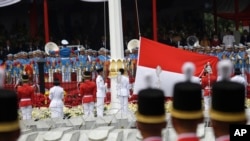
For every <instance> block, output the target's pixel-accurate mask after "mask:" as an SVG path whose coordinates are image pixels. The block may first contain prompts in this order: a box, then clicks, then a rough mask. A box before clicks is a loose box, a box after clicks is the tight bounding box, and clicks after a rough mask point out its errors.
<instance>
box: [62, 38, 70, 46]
mask: <svg viewBox="0 0 250 141" xmlns="http://www.w3.org/2000/svg"><path fill="white" fill-rule="evenodd" d="M61 44H62V45H68V44H69V42H68V41H67V40H65V39H63V40H62V41H61Z"/></svg>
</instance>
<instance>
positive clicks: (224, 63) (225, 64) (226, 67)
mask: <svg viewBox="0 0 250 141" xmlns="http://www.w3.org/2000/svg"><path fill="white" fill-rule="evenodd" d="M217 70H218V74H219V76H221V78H222V80H229V79H230V77H231V75H232V73H233V64H232V62H231V61H230V60H228V59H225V60H221V61H219V63H218V64H217Z"/></svg>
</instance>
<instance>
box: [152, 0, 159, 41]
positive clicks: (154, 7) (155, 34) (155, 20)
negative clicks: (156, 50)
mask: <svg viewBox="0 0 250 141" xmlns="http://www.w3.org/2000/svg"><path fill="white" fill-rule="evenodd" d="M156 10H157V3H156V0H152V17H153V39H154V41H158V39H157V11H156Z"/></svg>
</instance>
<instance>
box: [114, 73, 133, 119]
mask: <svg viewBox="0 0 250 141" xmlns="http://www.w3.org/2000/svg"><path fill="white" fill-rule="evenodd" d="M119 73H120V74H119V75H118V76H117V87H116V88H117V96H118V97H119V100H120V105H121V113H124V114H126V113H127V111H128V97H129V89H130V85H129V78H128V77H127V76H125V75H124V69H122V68H121V69H119Z"/></svg>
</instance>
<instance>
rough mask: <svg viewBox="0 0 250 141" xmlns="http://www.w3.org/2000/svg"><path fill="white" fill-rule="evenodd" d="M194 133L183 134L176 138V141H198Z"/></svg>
mask: <svg viewBox="0 0 250 141" xmlns="http://www.w3.org/2000/svg"><path fill="white" fill-rule="evenodd" d="M199 140H200V139H199V138H198V137H197V136H196V134H195V133H184V134H180V135H179V136H178V139H177V141H199Z"/></svg>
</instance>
